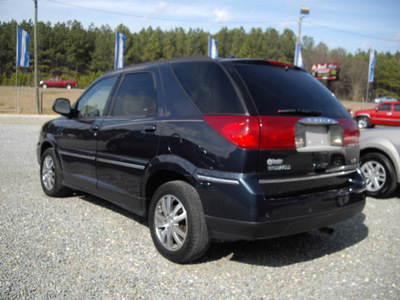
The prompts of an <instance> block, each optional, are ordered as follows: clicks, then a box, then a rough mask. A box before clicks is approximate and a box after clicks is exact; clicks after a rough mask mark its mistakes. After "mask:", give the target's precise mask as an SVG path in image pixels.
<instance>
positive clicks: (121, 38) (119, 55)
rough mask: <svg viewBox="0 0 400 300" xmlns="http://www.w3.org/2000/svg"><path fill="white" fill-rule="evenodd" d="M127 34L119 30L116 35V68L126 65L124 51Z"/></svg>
mask: <svg viewBox="0 0 400 300" xmlns="http://www.w3.org/2000/svg"><path fill="white" fill-rule="evenodd" d="M125 41H126V36H125V35H123V34H122V33H119V32H117V33H116V35H115V66H114V68H115V69H119V68H123V67H124V51H125Z"/></svg>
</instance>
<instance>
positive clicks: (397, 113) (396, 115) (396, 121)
mask: <svg viewBox="0 0 400 300" xmlns="http://www.w3.org/2000/svg"><path fill="white" fill-rule="evenodd" d="M390 125H394V126H400V103H395V104H394V106H393V115H392V123H391V124H390Z"/></svg>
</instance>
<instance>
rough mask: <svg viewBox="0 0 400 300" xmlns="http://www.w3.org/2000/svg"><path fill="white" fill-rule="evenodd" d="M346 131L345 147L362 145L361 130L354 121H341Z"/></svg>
mask: <svg viewBox="0 0 400 300" xmlns="http://www.w3.org/2000/svg"><path fill="white" fill-rule="evenodd" d="M339 122H340V124H341V125H342V127H343V130H344V138H343V146H346V147H350V146H358V145H359V144H360V129H359V128H358V126H357V123H356V121H354V120H347V119H346V120H345V119H342V120H339Z"/></svg>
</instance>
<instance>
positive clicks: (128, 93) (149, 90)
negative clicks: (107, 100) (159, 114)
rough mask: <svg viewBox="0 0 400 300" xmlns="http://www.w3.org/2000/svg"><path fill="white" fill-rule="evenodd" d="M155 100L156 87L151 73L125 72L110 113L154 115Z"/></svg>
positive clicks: (134, 115) (119, 114) (140, 115)
mask: <svg viewBox="0 0 400 300" xmlns="http://www.w3.org/2000/svg"><path fill="white" fill-rule="evenodd" d="M156 102H157V101H156V89H155V86H154V80H153V75H152V74H151V73H146V72H143V73H133V74H126V75H125V77H124V79H123V81H122V84H121V87H120V88H119V91H118V95H117V98H116V100H115V104H114V109H113V112H112V115H113V116H133V117H149V116H154V115H155V113H156V108H157V107H156Z"/></svg>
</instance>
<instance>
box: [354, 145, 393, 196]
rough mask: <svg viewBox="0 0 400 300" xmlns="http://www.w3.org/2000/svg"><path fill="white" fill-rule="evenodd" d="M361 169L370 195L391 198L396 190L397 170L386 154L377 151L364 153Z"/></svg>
mask: <svg viewBox="0 0 400 300" xmlns="http://www.w3.org/2000/svg"><path fill="white" fill-rule="evenodd" d="M361 171H362V172H363V174H364V176H365V179H366V182H367V195H368V196H370V197H374V198H389V197H390V196H391V195H392V194H393V193H394V191H395V190H396V187H397V181H396V171H395V169H394V167H393V164H392V162H391V161H390V160H389V159H388V158H387V157H386V156H385V155H383V154H381V153H376V152H372V153H368V154H365V155H363V156H362V157H361Z"/></svg>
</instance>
